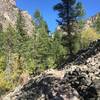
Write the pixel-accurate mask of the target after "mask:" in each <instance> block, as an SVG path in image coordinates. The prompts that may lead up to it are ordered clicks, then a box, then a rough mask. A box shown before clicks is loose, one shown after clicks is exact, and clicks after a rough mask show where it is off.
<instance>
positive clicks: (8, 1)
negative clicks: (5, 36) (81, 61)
mask: <svg viewBox="0 0 100 100" xmlns="http://www.w3.org/2000/svg"><path fill="white" fill-rule="evenodd" d="M19 12H20V14H21V16H22V18H23V20H24V29H25V31H26V33H27V34H28V35H32V33H33V31H34V25H33V24H32V17H31V16H30V15H29V14H28V13H27V12H26V11H21V10H20V9H19V8H17V7H16V0H0V29H2V30H3V31H5V30H6V29H7V28H8V26H9V25H11V26H12V27H14V28H16V24H17V18H18V14H19Z"/></svg>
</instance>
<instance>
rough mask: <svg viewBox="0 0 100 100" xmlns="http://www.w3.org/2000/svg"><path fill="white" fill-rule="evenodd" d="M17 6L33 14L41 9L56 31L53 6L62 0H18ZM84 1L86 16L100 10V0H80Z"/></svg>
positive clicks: (55, 13) (49, 24) (55, 16)
mask: <svg viewBox="0 0 100 100" xmlns="http://www.w3.org/2000/svg"><path fill="white" fill-rule="evenodd" d="M16 1H17V7H19V8H20V9H22V10H26V11H28V13H29V14H31V15H32V16H33V13H34V12H35V11H36V10H37V9H38V10H40V12H41V14H42V16H43V18H44V20H45V21H46V22H47V24H48V26H49V30H50V31H52V32H53V31H54V30H55V28H56V26H57V22H56V19H57V18H58V16H57V12H55V11H54V10H53V9H52V8H53V6H54V5H55V4H57V3H58V2H59V1H60V0H16ZM78 1H81V2H82V3H83V6H84V9H85V12H86V15H85V18H88V17H90V16H93V15H95V14H96V13H97V12H100V0H78Z"/></svg>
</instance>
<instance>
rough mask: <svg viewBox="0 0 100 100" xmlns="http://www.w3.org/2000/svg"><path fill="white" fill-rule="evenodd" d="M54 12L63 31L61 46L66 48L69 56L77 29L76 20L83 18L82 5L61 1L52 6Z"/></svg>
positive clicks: (68, 0) (71, 1) (67, 0)
mask: <svg viewBox="0 0 100 100" xmlns="http://www.w3.org/2000/svg"><path fill="white" fill-rule="evenodd" d="M54 10H57V11H58V12H59V13H58V16H59V20H57V22H58V24H59V26H60V27H61V29H62V30H63V31H64V35H63V37H62V40H63V45H64V46H65V47H67V48H68V50H69V55H73V51H74V46H75V45H74V43H75V39H76V37H77V35H76V34H77V30H78V28H79V27H78V20H79V18H80V17H81V16H83V8H82V4H81V3H80V2H76V0H61V2H60V3H58V4H57V5H55V6H54Z"/></svg>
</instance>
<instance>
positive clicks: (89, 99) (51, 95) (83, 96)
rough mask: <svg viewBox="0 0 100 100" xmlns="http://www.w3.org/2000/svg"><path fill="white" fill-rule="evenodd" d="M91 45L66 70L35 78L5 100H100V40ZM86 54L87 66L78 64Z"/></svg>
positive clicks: (48, 71)
mask: <svg viewBox="0 0 100 100" xmlns="http://www.w3.org/2000/svg"><path fill="white" fill-rule="evenodd" d="M90 45H91V46H89V47H88V48H87V49H86V50H84V51H81V52H80V53H77V57H76V58H75V59H78V60H75V61H73V62H71V63H69V64H67V65H66V66H65V67H64V68H63V69H62V70H56V69H55V70H53V69H49V70H46V71H45V72H43V73H42V74H40V75H39V76H36V77H31V80H30V81H29V82H28V83H27V84H25V85H23V86H19V87H17V88H16V89H15V90H14V91H13V92H10V93H9V94H8V95H6V96H5V97H3V99H2V100H100V41H99V40H97V41H94V42H93V43H91V44H90ZM90 47H91V48H90ZM83 54H84V55H85V56H86V58H84V60H85V63H84V62H83V63H80V64H77V63H76V62H78V61H79V62H80V61H81V56H82V55H83ZM89 54H90V55H89ZM79 56H80V57H79ZM89 56H90V57H89ZM79 58H80V59H79Z"/></svg>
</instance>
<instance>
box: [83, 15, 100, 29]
mask: <svg viewBox="0 0 100 100" xmlns="http://www.w3.org/2000/svg"><path fill="white" fill-rule="evenodd" d="M98 16H100V13H97V14H96V15H95V16H92V17H90V18H88V19H87V20H86V21H85V25H84V28H85V29H88V28H89V27H93V24H94V23H95V21H96V19H97V18H98Z"/></svg>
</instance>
